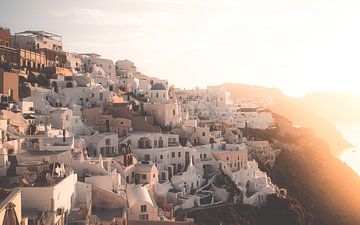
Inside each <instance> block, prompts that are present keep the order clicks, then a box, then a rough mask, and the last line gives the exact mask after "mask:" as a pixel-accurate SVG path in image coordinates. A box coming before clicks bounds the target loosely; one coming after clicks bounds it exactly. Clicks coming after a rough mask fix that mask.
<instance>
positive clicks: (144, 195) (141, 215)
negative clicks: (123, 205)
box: [126, 185, 160, 221]
mask: <svg viewBox="0 0 360 225" xmlns="http://www.w3.org/2000/svg"><path fill="white" fill-rule="evenodd" d="M126 194H127V198H128V206H129V211H128V215H127V217H128V220H150V221H158V220H160V217H159V212H158V208H157V206H156V203H155V201H154V199H153V198H152V196H151V195H150V193H149V190H148V189H147V188H146V187H143V186H140V185H129V187H128V188H127V189H126Z"/></svg>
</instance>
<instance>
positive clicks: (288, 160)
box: [256, 115, 360, 225]
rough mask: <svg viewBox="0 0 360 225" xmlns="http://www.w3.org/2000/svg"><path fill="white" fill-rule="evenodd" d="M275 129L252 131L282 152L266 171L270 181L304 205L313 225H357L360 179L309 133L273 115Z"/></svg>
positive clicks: (319, 140) (359, 205) (326, 146)
mask: <svg viewBox="0 0 360 225" xmlns="http://www.w3.org/2000/svg"><path fill="white" fill-rule="evenodd" d="M274 117H275V120H276V122H277V124H278V127H279V128H278V129H277V130H273V131H259V130H258V131H256V132H257V133H259V134H260V133H261V136H262V137H267V138H268V139H269V140H270V141H271V140H272V141H274V140H275V142H276V145H278V146H279V147H281V148H282V151H281V153H280V155H279V156H278V157H277V159H276V162H275V165H274V167H273V168H272V169H270V170H268V171H267V172H268V175H269V176H270V177H271V179H272V181H273V182H274V183H276V184H277V185H279V186H280V187H282V188H286V189H287V190H288V194H289V195H290V196H292V197H294V198H296V199H297V200H299V202H300V203H301V204H303V205H304V207H305V209H306V210H307V211H308V212H309V213H310V214H311V215H312V216H313V223H312V224H314V225H358V224H360V191H359V190H360V177H359V176H358V175H357V174H356V173H355V172H353V171H352V170H351V168H350V167H348V166H347V165H346V164H344V163H343V162H341V161H340V160H339V159H337V158H335V157H334V156H333V155H332V154H331V152H330V148H329V146H328V145H327V144H326V142H324V141H323V140H321V139H319V138H317V137H316V136H315V135H314V134H313V133H312V132H311V131H310V130H307V129H296V128H293V127H292V125H291V123H290V122H289V121H288V120H287V119H285V118H283V117H281V116H277V115H274Z"/></svg>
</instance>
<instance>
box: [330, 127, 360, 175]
mask: <svg viewBox="0 0 360 225" xmlns="http://www.w3.org/2000/svg"><path fill="white" fill-rule="evenodd" d="M336 128H337V129H338V130H339V131H340V132H341V133H342V135H343V137H344V138H345V139H346V140H347V141H349V142H350V143H351V144H353V145H354V147H353V148H350V149H347V150H345V151H344V152H343V153H342V154H341V156H340V157H339V158H340V159H341V160H342V161H344V162H345V163H346V164H348V165H349V166H350V167H351V168H352V169H353V170H354V171H355V172H356V173H357V174H359V176H360V122H357V123H339V124H336Z"/></svg>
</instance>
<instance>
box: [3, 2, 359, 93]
mask: <svg viewBox="0 0 360 225" xmlns="http://www.w3.org/2000/svg"><path fill="white" fill-rule="evenodd" d="M359 11H360V1H356V0H272V1H270V0H126V1H125V0H113V1H111V0H102V1H99V0H77V1H74V0H72V1H70V0H61V1H47V0H32V1H20V0H0V25H2V26H6V27H9V28H10V29H11V32H12V33H14V32H21V31H24V30H45V31H49V32H52V33H56V34H59V35H61V36H62V38H63V42H64V49H65V51H70V52H96V53H99V54H100V55H101V56H102V57H103V58H109V59H112V60H114V61H116V60H118V59H129V60H131V61H134V62H135V64H136V66H137V68H138V69H139V70H140V71H141V72H143V73H145V74H147V75H151V76H157V77H159V78H163V79H168V80H169V81H170V83H172V84H175V85H176V86H178V87H181V88H194V87H196V86H198V87H206V86H207V85H217V84H221V83H224V82H234V83H245V84H253V85H261V86H266V87H277V88H279V89H281V90H282V91H284V92H285V93H286V94H288V95H291V96H302V95H304V94H306V93H308V92H311V91H316V90H323V91H341V92H350V93H355V94H359V95H360V87H359V85H360V82H359V81H360V78H358V77H359V75H360V66H359V62H360V29H359V27H360V26H359V25H360V13H358V12H359Z"/></svg>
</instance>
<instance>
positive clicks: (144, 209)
mask: <svg viewBox="0 0 360 225" xmlns="http://www.w3.org/2000/svg"><path fill="white" fill-rule="evenodd" d="M141 212H142V213H144V212H146V205H141Z"/></svg>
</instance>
